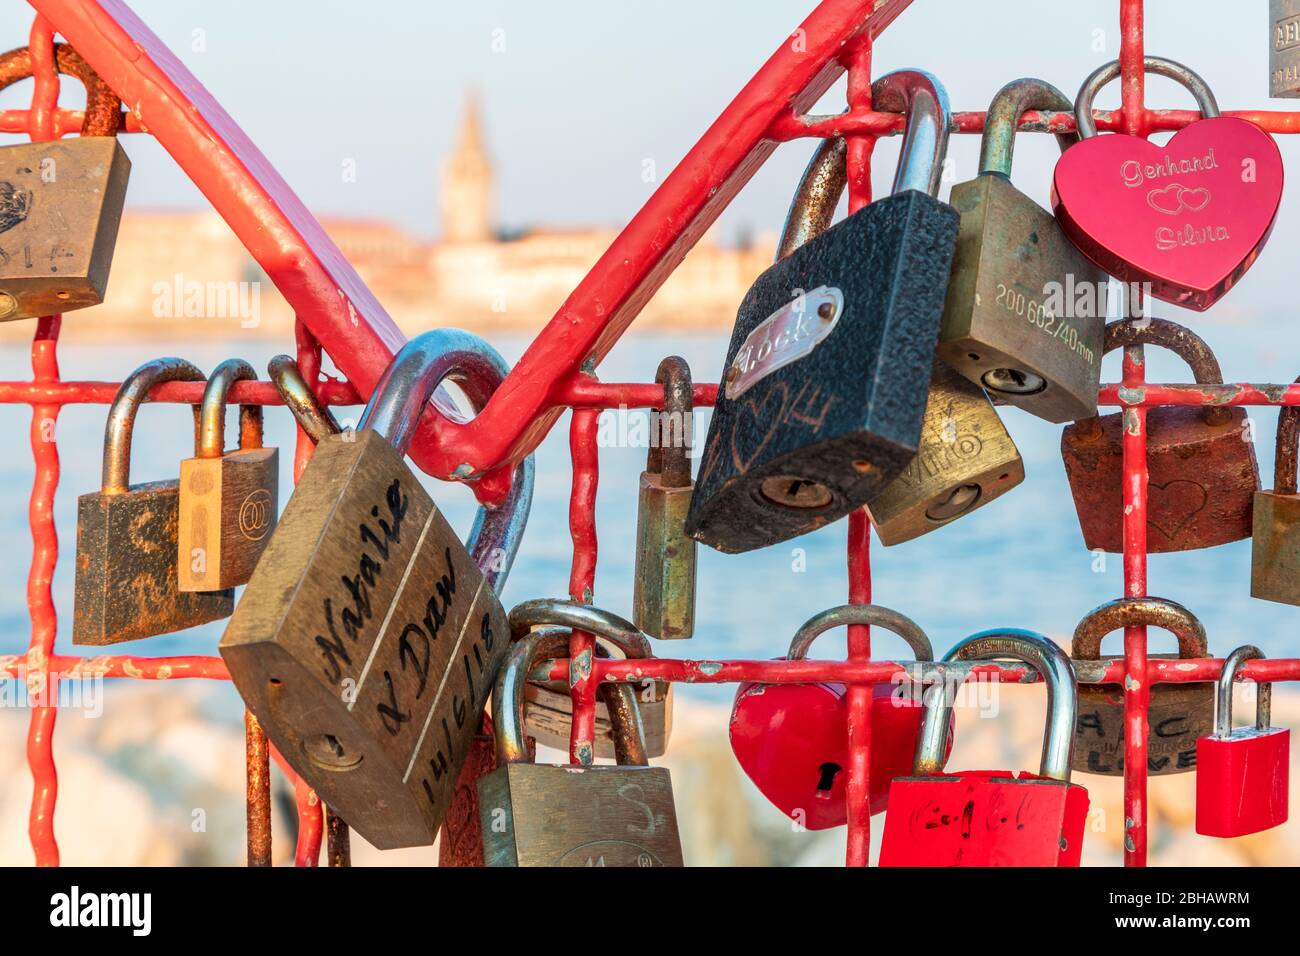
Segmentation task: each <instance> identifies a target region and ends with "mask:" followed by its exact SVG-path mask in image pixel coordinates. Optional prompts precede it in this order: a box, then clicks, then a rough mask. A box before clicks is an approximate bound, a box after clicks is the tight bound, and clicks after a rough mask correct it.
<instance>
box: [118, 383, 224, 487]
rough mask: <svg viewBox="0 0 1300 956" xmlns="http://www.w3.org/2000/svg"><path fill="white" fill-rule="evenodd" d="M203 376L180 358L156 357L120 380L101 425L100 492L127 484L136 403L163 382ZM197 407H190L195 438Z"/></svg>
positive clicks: (129, 475) (137, 406) (197, 420)
mask: <svg viewBox="0 0 1300 956" xmlns="http://www.w3.org/2000/svg"><path fill="white" fill-rule="evenodd" d="M206 380H207V376H206V375H204V374H203V372H202V371H200V370H199V369H198V368H197V367H196V366H194V365H191V364H190V363H189V362H187V361H185V360H184V359H180V358H159V359H152V360H150V361H148V362H145V363H144V364H143V365H141V366H140V367H139V368H138V369H136V370H135V371H134V372H132V373H131V374H130V375H128V376H127V377H126V378H125V379H123V381H122V385H121V387H120V388H119V389H118V390H117V394H116V395H115V396H114V397H113V404H112V405H110V406H109V409H108V421H107V422H106V423H105V424H104V470H103V481H102V486H101V488H100V493H101V494H106V495H120V494H125V493H126V491H127V490H128V489H129V488H130V486H131V436H132V433H133V432H134V430H135V413H136V412H138V411H139V410H140V404H141V402H143V401H144V400H145V399H146V398H147V397H148V395H149V392H150V391H152V390H153V387H154V386H155V385H161V384H162V383H163V382H203V381H206ZM198 423H199V409H198V406H197V405H196V406H194V424H195V431H196V435H195V437H196V439H197V430H198Z"/></svg>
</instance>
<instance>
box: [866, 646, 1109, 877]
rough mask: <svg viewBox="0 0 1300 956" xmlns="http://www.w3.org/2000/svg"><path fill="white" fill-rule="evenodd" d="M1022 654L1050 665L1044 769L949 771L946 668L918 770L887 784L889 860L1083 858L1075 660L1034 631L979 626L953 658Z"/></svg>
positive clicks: (1041, 666)
mask: <svg viewBox="0 0 1300 956" xmlns="http://www.w3.org/2000/svg"><path fill="white" fill-rule="evenodd" d="M1001 657H1014V658H1018V659H1019V660H1022V661H1025V662H1026V663H1027V664H1030V665H1031V666H1033V667H1034V668H1036V669H1037V670H1038V672H1039V673H1040V674H1042V675H1043V680H1044V682H1045V683H1046V684H1047V731H1046V737H1045V739H1044V741H1043V756H1042V761H1041V763H1040V764H1039V769H1038V773H1037V774H1031V773H1021V774H1018V775H1013V774H1012V773H1011V772H1010V771H1007V770H978V771H961V772H958V773H945V772H944V769H943V766H944V763H945V762H946V758H943V757H941V756H940V751H941V747H940V746H939V740H940V739H941V737H942V734H941V731H940V728H943V727H945V726H946V724H947V722H948V720H949V719H951V716H952V705H953V701H952V696H953V695H952V694H951V693H950V692H949V690H948V686H947V681H946V680H944V675H943V673H942V670H941V671H940V674H939V683H938V684H936V686H934V687H933V688H932V689H931V690H930V691H928V692H927V698H926V699H927V703H928V704H929V705H930V706H929V708H928V709H927V712H926V716H925V724H924V726H923V727H922V728H921V740H920V742H919V743H918V744H917V748H916V766H915V776H911V777H900V778H899V779H897V780H895V781H894V784H893V787H892V788H891V790H890V793H889V812H888V813H886V814H885V830H884V833H883V835H882V837H881V846H880V865H881V866H1078V865H1079V857H1080V854H1081V853H1082V851H1083V828H1084V824H1085V822H1086V821H1087V816H1088V791H1087V790H1085V789H1084V788H1083V787H1080V786H1078V785H1077V784H1072V783H1070V751H1071V749H1072V748H1073V744H1074V721H1075V715H1076V712H1077V710H1078V694H1077V689H1076V686H1075V675H1074V668H1073V667H1072V666H1071V665H1070V659H1069V658H1068V657H1066V656H1065V652H1064V651H1062V650H1061V649H1060V648H1059V647H1057V646H1056V645H1055V644H1053V643H1052V642H1051V641H1049V640H1048V639H1047V638H1045V637H1043V636H1042V635H1041V634H1035V633H1034V632H1033V631H1022V630H1016V629H1007V630H995V631H984V632H982V633H979V634H973V635H971V636H970V637H968V638H966V640H964V641H962V642H961V643H960V644H958V645H957V646H955V647H954V648H953V649H952V650H951V651H949V652H948V654H947V656H946V657H945V658H944V660H945V661H980V660H990V659H993V658H1001Z"/></svg>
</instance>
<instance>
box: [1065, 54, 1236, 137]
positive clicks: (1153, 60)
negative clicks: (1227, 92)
mask: <svg viewBox="0 0 1300 956" xmlns="http://www.w3.org/2000/svg"><path fill="white" fill-rule="evenodd" d="M1142 70H1143V72H1144V73H1155V74H1156V75H1157V76H1166V77H1168V78H1169V79H1171V80H1173V81H1174V82H1175V83H1179V84H1181V85H1183V86H1185V87H1187V89H1188V90H1190V91H1191V93H1192V96H1194V97H1196V105H1197V106H1199V107H1200V109H1201V116H1202V117H1204V118H1205V119H1213V118H1214V117H1216V116H1218V115H1219V103H1218V101H1217V100H1216V99H1215V98H1214V94H1213V93H1212V92H1211V91H1210V86H1209V84H1208V83H1206V82H1205V80H1203V79H1202V78H1201V76H1200V74H1198V73H1196V72H1195V71H1193V70H1192V69H1191V68H1190V67H1187V66H1184V65H1183V64H1181V63H1179V62H1178V61H1177V60H1166V59H1165V58H1164V57H1160V56H1148V57H1145V58H1144V59H1143V61H1142ZM1117 76H1119V60H1111V61H1110V62H1109V63H1103V64H1102V65H1101V66H1099V67H1097V69H1095V70H1093V71H1092V72H1091V73H1090V74H1088V78H1087V79H1086V80H1084V81H1083V85H1082V86H1080V87H1079V95H1078V96H1076V97H1075V99H1074V125H1075V126H1076V127H1078V130H1079V138H1080V139H1087V138H1088V137H1090V136H1096V135H1097V121H1096V120H1095V119H1093V116H1092V101H1093V99H1095V98H1096V96H1097V91H1098V90H1100V89H1101V88H1102V87H1103V86H1105V85H1106V84H1107V83H1109V82H1110V81H1111V80H1113V79H1115V78H1116V77H1117Z"/></svg>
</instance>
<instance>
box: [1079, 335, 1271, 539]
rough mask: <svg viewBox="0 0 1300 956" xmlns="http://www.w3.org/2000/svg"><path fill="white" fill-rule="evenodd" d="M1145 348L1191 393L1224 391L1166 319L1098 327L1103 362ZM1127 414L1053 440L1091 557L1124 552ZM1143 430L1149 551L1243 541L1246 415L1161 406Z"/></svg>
mask: <svg viewBox="0 0 1300 956" xmlns="http://www.w3.org/2000/svg"><path fill="white" fill-rule="evenodd" d="M1143 344H1150V345H1159V346H1161V347H1162V348H1167V349H1170V350H1171V351H1173V352H1175V353H1176V354H1178V355H1179V356H1181V357H1182V358H1183V359H1184V360H1186V362H1187V363H1188V364H1189V365H1190V366H1191V367H1192V372H1193V373H1194V374H1195V376H1196V382H1197V384H1198V385H1205V384H1216V385H1217V384H1220V383H1222V382H1223V374H1222V373H1221V372H1220V371H1219V362H1218V360H1217V359H1216V358H1215V357H1214V353H1213V352H1211V351H1210V347H1209V346H1208V345H1206V344H1205V342H1204V341H1203V340H1202V339H1201V338H1200V337H1199V336H1197V335H1196V334H1195V333H1193V332H1192V331H1191V330H1190V329H1185V328H1183V327H1182V326H1181V325H1177V324H1176V323H1173V322H1169V321H1166V320H1164V319H1143V320H1134V319H1126V320H1123V321H1119V322H1112V323H1110V324H1109V325H1107V326H1106V340H1105V344H1104V346H1103V352H1109V351H1111V350H1113V349H1116V348H1119V347H1120V346H1125V347H1131V346H1140V345H1143ZM1132 414H1133V413H1132V412H1131V411H1127V410H1126V411H1124V412H1116V413H1115V414H1112V415H1103V416H1101V417H1099V418H1097V417H1094V418H1090V419H1086V420H1084V421H1079V422H1075V423H1074V424H1073V425H1068V426H1066V428H1065V430H1064V431H1063V432H1062V434H1061V457H1062V458H1064V459H1065V473H1066V475H1067V476H1068V477H1069V479H1070V491H1071V492H1072V494H1073V495H1074V508H1075V511H1076V512H1078V515H1079V525H1080V527H1081V528H1082V530H1083V540H1084V544H1085V545H1086V546H1087V547H1088V548H1089V549H1090V550H1102V551H1111V552H1120V551H1122V550H1123V535H1122V532H1123V513H1124V512H1123V501H1122V497H1121V491H1120V483H1121V475H1122V472H1123V461H1124V446H1123V441H1122V429H1123V427H1124V426H1123V423H1124V422H1127V421H1129V420H1130V418H1131V416H1132ZM1146 425H1147V468H1148V473H1149V480H1148V484H1147V550H1148V551H1150V552H1152V553H1162V552H1167V551H1190V550H1193V549H1196V548H1212V547H1214V546H1215V545H1219V544H1226V543H1228V542H1229V541H1239V540H1241V539H1242V538H1247V537H1249V536H1250V525H1251V518H1250V514H1251V508H1252V505H1253V502H1254V497H1255V492H1257V491H1259V463H1258V462H1257V461H1256V460H1255V444H1254V441H1253V440H1252V434H1251V432H1250V430H1249V428H1248V426H1247V421H1246V410H1245V409H1244V408H1228V407H1225V406H1222V405H1212V406H1208V407H1205V408H1201V407H1196V406H1190V405H1183V406H1162V407H1158V408H1151V409H1148V410H1147V415H1146Z"/></svg>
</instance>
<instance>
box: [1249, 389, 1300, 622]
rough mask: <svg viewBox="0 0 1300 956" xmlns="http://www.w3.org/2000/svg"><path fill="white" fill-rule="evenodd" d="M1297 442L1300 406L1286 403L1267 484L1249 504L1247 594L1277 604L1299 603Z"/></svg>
mask: <svg viewBox="0 0 1300 956" xmlns="http://www.w3.org/2000/svg"><path fill="white" fill-rule="evenodd" d="M1297 381H1298V382H1300V379H1297ZM1297 446H1300V406H1295V405H1288V406H1286V407H1285V408H1283V409H1282V410H1281V411H1280V412H1278V416H1277V445H1276V450H1275V452H1274V456H1273V490H1272V491H1257V492H1255V503H1254V506H1253V508H1252V509H1251V543H1250V596H1251V597H1257V598H1262V599H1263V600H1265V601H1277V602H1279V603H1281V604H1300V495H1298V494H1296V454H1297V451H1298V448H1297Z"/></svg>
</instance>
